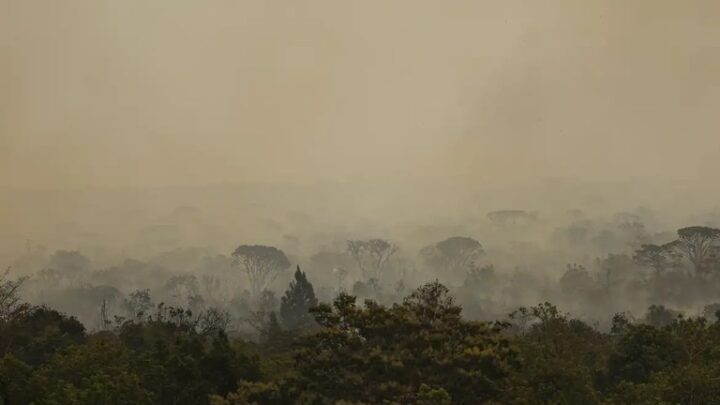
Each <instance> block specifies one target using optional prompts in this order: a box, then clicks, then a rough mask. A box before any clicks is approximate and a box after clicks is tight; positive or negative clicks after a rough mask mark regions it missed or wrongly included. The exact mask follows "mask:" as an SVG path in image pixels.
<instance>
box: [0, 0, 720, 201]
mask: <svg viewBox="0 0 720 405" xmlns="http://www.w3.org/2000/svg"><path fill="white" fill-rule="evenodd" d="M718 21H720V2H718V1H717V0H690V1H680V0H672V1H668V0H631V1H614V0H604V1H598V0H586V1H576V0H573V1H570V0H550V1H535V0H523V1H512V0H503V1H479V0H474V1H470V0H458V1H424V0H403V1H400V0H397V1H388V0H383V1H369V0H365V1H338V0H322V1H320V0H318V1H302V0H292V1H291V0H276V1H273V0H247V1H246V0H208V1H197V0H193V1H191V0H152V1H150V0H122V1H120V0H112V1H111V0H63V1H60V0H0V185H4V186H8V185H9V186H20V187H53V188H58V187H59V188H62V187H77V186H86V185H96V186H127V185H133V186H161V185H169V184H207V183H226V182H230V183H240V182H245V181H259V182H291V183H308V182H309V183H312V182H316V181H323V180H348V181H353V180H359V179H362V180H371V181H377V180H408V181H414V180H417V179H426V178H429V179H431V180H436V181H467V182H471V183H476V184H489V185H493V184H498V183H499V182H527V181H533V179H538V178H542V177H571V178H579V179H592V180H615V179H627V178H636V177H637V178H646V177H656V178H672V179H696V180H698V181H707V180H712V179H714V178H715V177H716V173H717V171H718V170H719V169H720V24H719V23H718Z"/></svg>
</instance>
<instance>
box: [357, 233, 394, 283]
mask: <svg viewBox="0 0 720 405" xmlns="http://www.w3.org/2000/svg"><path fill="white" fill-rule="evenodd" d="M347 251H348V254H350V256H351V257H352V258H353V259H354V260H355V262H356V263H357V265H358V267H360V270H361V271H362V273H363V276H364V277H365V278H379V276H380V273H382V271H383V269H384V268H385V265H386V264H387V262H388V261H389V260H390V258H391V257H392V256H393V255H394V254H395V253H396V252H397V251H398V247H397V246H396V245H394V244H393V243H390V242H388V241H386V240H384V239H368V240H349V241H348V242H347Z"/></svg>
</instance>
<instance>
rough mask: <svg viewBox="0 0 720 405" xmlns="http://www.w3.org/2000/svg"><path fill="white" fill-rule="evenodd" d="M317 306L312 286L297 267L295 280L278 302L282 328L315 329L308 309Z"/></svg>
mask: <svg viewBox="0 0 720 405" xmlns="http://www.w3.org/2000/svg"><path fill="white" fill-rule="evenodd" d="M317 304H318V300H317V298H315V291H314V290H313V286H312V284H310V282H309V281H308V279H307V276H306V275H305V273H303V272H302V271H300V266H298V268H297V271H295V279H294V280H293V281H291V282H290V287H289V288H288V290H287V291H285V295H284V296H283V297H282V300H281V301H280V319H282V324H283V326H284V327H285V328H286V329H288V330H302V331H307V330H310V329H313V328H315V327H316V326H317V324H316V323H315V320H314V318H313V316H312V314H310V308H313V307H315V306H316V305H317Z"/></svg>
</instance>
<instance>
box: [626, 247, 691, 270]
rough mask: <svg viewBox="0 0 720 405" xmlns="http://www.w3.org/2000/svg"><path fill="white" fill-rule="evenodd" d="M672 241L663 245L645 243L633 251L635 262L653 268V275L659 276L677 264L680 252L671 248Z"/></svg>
mask: <svg viewBox="0 0 720 405" xmlns="http://www.w3.org/2000/svg"><path fill="white" fill-rule="evenodd" d="M673 246H674V245H673V244H672V243H666V244H664V245H653V244H645V245H642V246H640V249H638V250H636V251H635V254H634V255H633V260H634V261H635V263H637V264H639V265H641V266H645V267H649V268H651V269H653V270H654V272H655V276H656V277H659V276H661V275H662V274H663V273H664V272H665V271H667V270H671V269H673V268H676V267H678V266H679V261H680V258H681V256H680V254H679V253H677V251H676V250H675V249H674V248H673Z"/></svg>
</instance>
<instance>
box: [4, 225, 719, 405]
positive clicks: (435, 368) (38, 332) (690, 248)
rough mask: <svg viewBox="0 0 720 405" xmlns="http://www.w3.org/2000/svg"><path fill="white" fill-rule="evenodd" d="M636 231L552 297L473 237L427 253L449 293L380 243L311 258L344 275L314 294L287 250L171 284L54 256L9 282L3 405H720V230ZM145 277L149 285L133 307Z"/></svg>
mask: <svg viewBox="0 0 720 405" xmlns="http://www.w3.org/2000/svg"><path fill="white" fill-rule="evenodd" d="M491 217H493V218H492V219H493V220H494V221H500V222H501V223H505V222H508V221H510V222H512V223H517V222H518V221H531V220H533V219H532V215H530V216H529V217H530V218H528V214H527V213H520V212H499V213H493V214H492V215H491ZM621 228H622V229H624V230H625V231H626V232H630V233H633V234H634V235H635V236H636V237H637V238H638V239H637V240H636V247H635V249H634V251H633V252H632V254H625V253H620V254H610V255H607V256H605V257H602V258H600V259H597V260H596V262H597V266H595V268H593V269H586V268H585V266H583V265H580V264H569V265H567V267H566V269H565V271H564V272H563V274H562V276H561V277H559V278H558V279H556V280H555V281H554V282H552V283H550V282H549V281H547V279H541V278H537V277H533V275H532V274H529V273H527V272H523V271H519V270H517V269H516V270H514V271H502V270H499V269H495V268H494V266H493V265H491V264H484V265H482V266H481V265H480V263H482V262H484V259H483V258H484V257H486V255H487V252H486V251H485V249H484V247H483V245H482V244H481V243H480V242H479V241H477V240H475V239H473V238H469V237H462V236H456V237H451V238H447V239H444V240H441V241H439V242H437V243H433V244H430V245H428V246H426V247H424V248H422V249H420V250H419V252H418V253H417V257H416V261H417V263H418V264H417V265H418V266H421V267H424V268H428V269H434V271H435V273H434V274H436V275H437V277H435V279H430V280H427V281H425V282H422V283H417V285H415V286H410V285H409V284H410V283H411V282H412V280H416V279H417V277H415V278H411V277H408V272H409V271H410V270H408V269H409V268H411V267H412V266H411V264H409V263H408V261H407V260H399V258H398V256H399V254H398V252H399V251H400V248H399V247H398V246H397V245H396V244H394V243H392V242H390V241H388V240H384V239H367V240H348V241H346V246H345V250H344V251H338V252H328V251H323V252H320V253H317V254H315V255H313V257H312V260H310V262H311V263H314V265H315V266H316V267H317V268H319V269H321V270H323V271H327V273H328V274H327V275H326V277H325V278H324V279H323V280H324V281H323V283H316V285H313V280H312V279H311V278H310V277H309V276H308V274H309V273H306V272H305V271H303V269H301V267H300V266H295V267H293V266H291V261H290V259H289V258H288V257H287V256H286V254H285V253H284V252H283V251H282V250H281V249H278V248H276V247H272V246H264V245H240V246H238V247H237V249H235V250H234V251H233V252H232V254H231V255H229V256H223V255H220V256H212V257H203V260H202V261H201V262H202V263H204V264H203V265H204V269H202V271H198V272H195V273H187V274H174V275H167V274H166V273H165V272H164V271H163V270H162V268H161V267H158V266H157V265H155V266H153V265H151V264H148V263H145V262H141V261H137V260H127V261H125V262H124V263H123V264H122V265H120V266H116V267H112V268H109V269H100V270H98V269H95V268H93V265H92V262H91V260H90V259H89V258H88V257H86V256H84V255H83V254H82V253H81V252H78V251H62V250H61V251H56V252H55V253H53V254H51V255H49V257H48V258H47V263H46V265H45V266H44V267H43V268H41V269H39V270H38V271H37V273H35V274H32V275H30V276H27V277H13V276H12V272H11V269H8V271H6V272H5V273H4V276H3V279H2V284H1V289H0V355H1V356H2V360H1V361H0V398H2V402H1V403H2V404H38V405H39V404H213V405H226V404H227V405H230V404H380V403H388V404H481V403H482V404H535V403H537V404H578V403H588V404H629V403H632V404H713V403H720V367H718V364H720V362H719V361H718V360H720V352H718V350H717V347H720V323H719V322H718V319H719V318H718V315H720V312H718V311H720V302H713V299H718V298H720V297H718V295H717V293H716V291H718V287H720V277H718V276H719V275H720V244H719V242H720V230H718V229H716V228H712V227H705V226H692V227H685V228H681V229H679V230H678V231H677V233H676V235H675V237H674V238H673V239H672V240H669V241H667V242H665V243H660V244H654V243H652V242H651V239H657V237H658V235H655V236H652V237H651V236H650V235H647V234H645V233H644V232H643V227H642V226H641V224H640V223H636V222H631V223H623V226H622V227H621ZM571 232H575V233H578V232H579V231H577V230H574V231H573V230H571ZM601 233H602V232H601ZM660 235H666V234H660ZM577 238H580V236H578V235H576V239H577ZM181 253H183V254H184V255H185V257H184V259H185V260H187V259H188V255H189V253H188V252H181ZM176 254H177V252H176ZM28 260H29V259H28V258H25V262H22V261H19V262H18V264H21V265H25V266H29V264H28V263H31V262H32V260H29V261H28ZM169 262H172V261H169ZM23 263H24V264H23ZM38 263H39V262H38ZM290 268H294V269H295V271H294V272H290V271H289V270H290ZM316 270H317V269H316ZM350 273H352V274H356V276H357V277H356V280H357V281H355V282H354V283H353V284H352V285H349V283H348V282H347V280H348V277H349V274H350ZM313 274H319V273H317V272H315V273H313ZM281 275H287V276H289V277H287V278H285V279H284V280H289V282H288V283H287V284H285V287H284V288H283V289H281V294H278V295H279V298H278V296H276V294H275V292H274V290H273V286H274V285H276V284H277V280H276V279H277V278H278V277H279V276H281ZM164 276H167V277H164ZM163 279H164V280H163ZM440 279H443V280H448V281H447V282H446V281H443V282H441V281H440ZM133 280H135V281H138V280H144V282H145V283H146V285H147V286H149V287H148V288H139V289H138V288H135V289H131V290H130V291H129V292H128V293H127V294H125V295H123V294H122V292H121V291H122V290H127V289H128V288H130V286H132V285H137V283H134V282H133ZM238 280H240V281H238ZM453 280H461V282H459V283H453ZM236 281H238V282H240V284H239V285H242V286H244V287H242V288H241V287H238V288H237V291H234V289H235V287H234V286H235V285H236V284H234V283H235V282H236ZM538 283H539V284H541V285H539V284H538ZM318 284H322V286H321V287H319V288H318V287H317V285H318ZM156 285H159V287H157V288H156ZM156 290H157V291H156ZM533 291H534V292H533ZM528 296H529V297H539V298H542V297H551V298H553V299H554V301H555V302H547V301H542V300H539V301H538V302H537V303H536V304H532V305H522V303H523V302H524V301H527V299H528V298H527V297H528ZM520 297H523V298H520ZM28 298H29V299H28ZM530 299H532V298H530ZM34 301H38V302H39V303H38V304H34V303H33V302H34ZM53 302H56V303H57V304H58V305H57V308H55V307H53V306H52V303H53ZM518 303H520V305H514V304H518ZM645 304H647V305H646V306H645V309H644V310H643V312H642V313H637V312H636V313H633V312H632V311H627V310H623V309H622V308H621V306H622V305H630V306H635V307H637V306H638V305H645ZM693 308H694V309H693ZM691 309H692V310H691ZM503 311H505V312H504V313H503ZM566 311H569V312H566ZM716 313H717V315H716Z"/></svg>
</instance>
